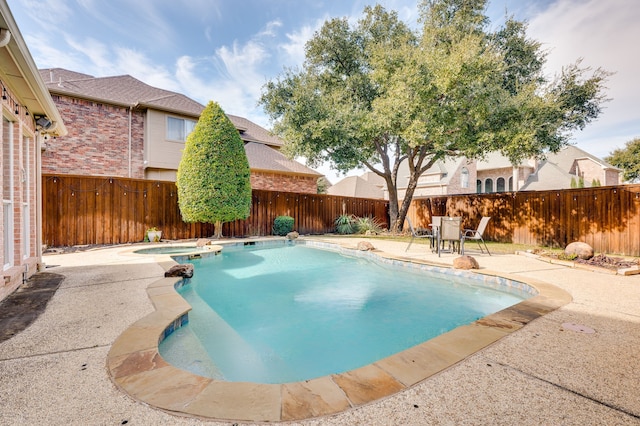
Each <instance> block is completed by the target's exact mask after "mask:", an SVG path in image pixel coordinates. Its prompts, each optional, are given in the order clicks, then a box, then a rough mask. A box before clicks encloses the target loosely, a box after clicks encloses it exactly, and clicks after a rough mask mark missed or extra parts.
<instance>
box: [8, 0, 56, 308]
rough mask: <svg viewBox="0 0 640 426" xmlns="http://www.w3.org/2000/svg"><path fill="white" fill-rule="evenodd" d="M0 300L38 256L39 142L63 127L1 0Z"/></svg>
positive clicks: (38, 262) (34, 265)
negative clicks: (0, 198) (0, 168)
mask: <svg viewBox="0 0 640 426" xmlns="http://www.w3.org/2000/svg"><path fill="white" fill-rule="evenodd" d="M0 91H1V96H2V97H1V98H0V105H1V108H2V122H1V124H0V142H1V143H2V144H1V147H0V151H1V153H2V174H1V175H0V176H1V177H0V180H1V182H2V211H1V212H0V220H1V221H2V228H1V229H0V239H2V245H0V258H1V259H2V276H3V280H2V282H0V300H1V299H4V298H5V297H6V296H7V295H8V294H10V293H11V292H13V291H14V290H15V289H16V288H17V287H18V286H19V285H20V284H21V283H22V282H23V281H24V280H26V279H27V278H29V277H30V276H31V275H33V274H34V273H35V272H36V271H37V269H38V267H39V266H40V265H41V260H42V249H41V247H42V206H41V201H40V200H41V199H42V194H41V192H42V187H41V181H42V179H41V177H40V165H41V157H40V151H41V145H42V143H43V142H44V139H45V138H53V137H61V136H64V134H65V132H66V129H65V126H64V124H63V122H62V118H61V116H60V114H59V112H58V110H57V109H56V106H55V104H54V102H53V100H52V99H51V96H50V95H49V91H48V90H47V88H46V86H45V85H44V82H43V81H42V79H41V78H40V74H39V73H38V69H37V68H36V66H35V63H34V61H33V58H32V57H31V54H30V53H29V50H28V49H27V46H26V44H25V42H24V39H23V38H22V35H21V34H20V31H19V29H18V27H17V25H16V22H15V20H14V19H13V16H12V14H11V11H10V10H9V6H8V5H7V3H6V1H0Z"/></svg>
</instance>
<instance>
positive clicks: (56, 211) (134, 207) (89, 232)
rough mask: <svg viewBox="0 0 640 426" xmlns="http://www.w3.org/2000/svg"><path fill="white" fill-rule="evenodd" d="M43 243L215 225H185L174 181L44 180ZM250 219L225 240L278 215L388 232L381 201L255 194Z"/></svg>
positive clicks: (206, 229) (324, 228)
mask: <svg viewBox="0 0 640 426" xmlns="http://www.w3.org/2000/svg"><path fill="white" fill-rule="evenodd" d="M42 181H43V183H42V193H43V201H42V205H43V242H44V244H47V245H48V246H53V247H60V246H72V245H81V244H122V243H131V242H139V241H142V240H143V239H144V234H145V231H146V230H147V229H148V228H150V227H153V226H155V227H158V228H159V229H160V230H161V231H162V233H163V234H162V238H163V239H172V240H176V239H190V238H200V237H209V236H211V235H213V233H214V227H213V225H212V224H205V223H185V222H183V221H182V218H181V216H180V210H179V208H178V197H177V187H176V185H175V183H173V182H163V181H149V180H140V179H124V178H109V177H87V176H69V175H44V176H43V177H42ZM252 199H253V202H252V206H251V214H250V216H249V218H247V219H246V220H237V221H235V222H230V223H225V224H224V226H223V235H224V236H225V237H243V236H262V235H270V234H271V228H272V226H273V221H274V219H275V218H276V217H277V216H280V215H287V216H291V217H293V218H294V220H295V222H294V229H296V230H297V231H298V232H300V233H301V234H323V233H327V232H333V231H334V230H335V225H334V222H335V219H336V218H337V217H338V216H339V215H341V214H342V213H347V214H354V215H356V216H359V217H373V218H375V219H376V220H377V221H378V222H380V223H382V224H383V226H385V227H388V222H389V221H388V215H387V203H386V202H385V201H383V200H370V199H364V198H350V197H338V196H331V195H322V194H302V193H289V192H275V191H263V190H253V193H252Z"/></svg>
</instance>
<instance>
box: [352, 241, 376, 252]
mask: <svg viewBox="0 0 640 426" xmlns="http://www.w3.org/2000/svg"><path fill="white" fill-rule="evenodd" d="M356 248H357V249H358V250H360V251H370V250H375V247H373V244H371V243H370V242H368V241H360V242H359V243H358V246H357V247H356Z"/></svg>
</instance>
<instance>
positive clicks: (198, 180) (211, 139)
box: [176, 102, 251, 238]
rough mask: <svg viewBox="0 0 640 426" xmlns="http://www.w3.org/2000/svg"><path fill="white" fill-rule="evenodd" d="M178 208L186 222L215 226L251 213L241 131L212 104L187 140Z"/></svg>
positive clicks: (180, 171) (218, 228) (219, 232)
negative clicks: (212, 224)
mask: <svg viewBox="0 0 640 426" xmlns="http://www.w3.org/2000/svg"><path fill="white" fill-rule="evenodd" d="M176 184H177V186H178V204H179V206H180V213H181V214H182V219H183V220H184V221H185V222H204V223H214V224H215V236H216V237H217V238H220V237H221V236H222V223H224V222H231V221H234V220H236V219H246V218H247V217H248V216H249V212H250V209H251V181H250V170H249V161H248V160H247V154H246V152H245V150H244V144H243V142H242V139H241V138H240V134H239V133H238V130H237V129H236V128H235V126H234V125H233V123H231V121H230V120H229V118H228V117H227V116H226V115H225V113H224V111H223V110H222V108H220V106H219V105H218V104H217V103H215V102H209V104H208V105H207V106H206V108H205V109H204V111H202V114H201V115H200V119H199V120H198V123H197V124H196V126H195V128H194V129H193V132H191V133H190V134H189V136H188V137H187V141H186V144H185V148H184V152H183V153H182V159H181V160H180V165H179V166H178V179H177V182H176Z"/></svg>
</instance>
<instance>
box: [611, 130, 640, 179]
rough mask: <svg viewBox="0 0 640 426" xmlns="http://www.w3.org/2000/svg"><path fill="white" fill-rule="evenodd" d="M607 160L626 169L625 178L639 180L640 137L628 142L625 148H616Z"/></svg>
mask: <svg viewBox="0 0 640 426" xmlns="http://www.w3.org/2000/svg"><path fill="white" fill-rule="evenodd" d="M605 161H607V162H609V163H610V164H612V165H614V166H616V167H619V168H621V169H622V170H623V171H624V180H626V181H627V182H638V181H639V180H640V138H635V139H632V140H630V141H629V142H627V143H626V144H625V146H624V148H618V149H615V150H614V151H613V152H611V154H609V156H608V157H606V158H605Z"/></svg>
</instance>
